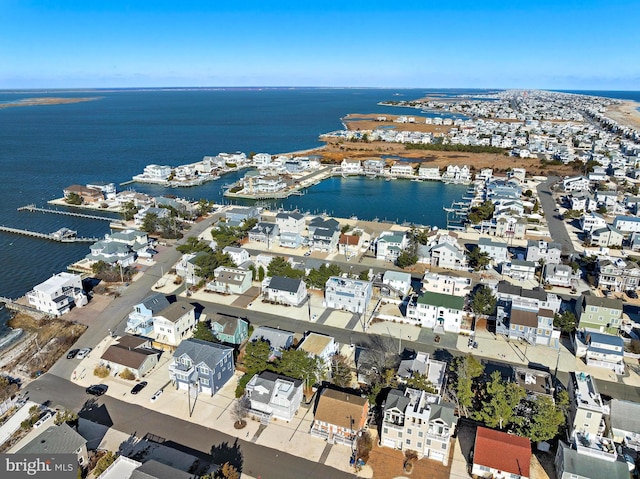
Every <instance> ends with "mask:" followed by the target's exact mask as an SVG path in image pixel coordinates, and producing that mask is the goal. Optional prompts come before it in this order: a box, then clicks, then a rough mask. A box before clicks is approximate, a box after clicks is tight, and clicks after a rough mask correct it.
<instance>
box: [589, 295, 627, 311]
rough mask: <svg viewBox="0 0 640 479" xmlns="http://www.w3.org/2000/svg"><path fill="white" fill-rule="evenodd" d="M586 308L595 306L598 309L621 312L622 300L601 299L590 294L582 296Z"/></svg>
mask: <svg viewBox="0 0 640 479" xmlns="http://www.w3.org/2000/svg"><path fill="white" fill-rule="evenodd" d="M582 298H583V301H584V304H585V305H586V306H596V307H598V308H608V309H616V310H620V311H622V300H620V299H614V298H601V297H600V296H594V295H592V294H585V295H583V296H582Z"/></svg>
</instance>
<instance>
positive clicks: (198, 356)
mask: <svg viewBox="0 0 640 479" xmlns="http://www.w3.org/2000/svg"><path fill="white" fill-rule="evenodd" d="M182 355H187V356H189V358H190V359H191V361H192V362H193V364H195V365H197V364H200V363H205V364H206V365H207V366H209V368H210V369H215V367H216V365H217V364H218V363H219V362H220V361H222V359H223V358H224V357H225V356H227V355H229V356H231V357H233V348H230V347H229V346H225V345H223V344H218V343H211V342H209V341H203V340H202V339H193V338H190V339H185V340H184V341H182V342H181V343H180V345H179V346H178V348H177V349H176V350H175V351H174V353H173V357H174V358H179V357H180V356H182Z"/></svg>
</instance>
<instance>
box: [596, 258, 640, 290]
mask: <svg viewBox="0 0 640 479" xmlns="http://www.w3.org/2000/svg"><path fill="white" fill-rule="evenodd" d="M596 274H597V279H598V287H599V288H600V289H603V290H608V291H616V292H618V293H620V292H623V291H629V290H631V291H635V290H636V289H638V286H640V267H639V266H638V263H636V262H634V261H630V260H627V261H625V260H623V259H622V258H616V259H599V260H598V263H597V266H596Z"/></svg>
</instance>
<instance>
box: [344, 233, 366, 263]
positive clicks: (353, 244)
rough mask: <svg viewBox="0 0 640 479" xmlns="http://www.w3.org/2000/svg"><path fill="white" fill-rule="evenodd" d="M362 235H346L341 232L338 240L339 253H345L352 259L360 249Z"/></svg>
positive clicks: (345, 255)
mask: <svg viewBox="0 0 640 479" xmlns="http://www.w3.org/2000/svg"><path fill="white" fill-rule="evenodd" d="M361 241H362V235H346V234H341V235H340V239H339V240H338V253H339V254H340V255H344V257H345V258H347V260H349V259H351V257H352V256H355V255H356V254H358V252H359V251H360V242H361Z"/></svg>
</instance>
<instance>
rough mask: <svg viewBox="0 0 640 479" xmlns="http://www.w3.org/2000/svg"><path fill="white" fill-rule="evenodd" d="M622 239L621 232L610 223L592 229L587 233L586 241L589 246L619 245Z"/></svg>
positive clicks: (606, 246) (605, 246)
mask: <svg viewBox="0 0 640 479" xmlns="http://www.w3.org/2000/svg"><path fill="white" fill-rule="evenodd" d="M623 239H624V235H623V234H622V232H621V231H620V230H618V229H616V228H614V227H613V226H611V225H606V226H605V227H604V228H598V229H594V230H591V232H589V233H587V241H588V242H589V243H590V244H591V246H600V247H602V248H608V247H610V246H612V247H617V246H620V247H621V246H622V240H623Z"/></svg>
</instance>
